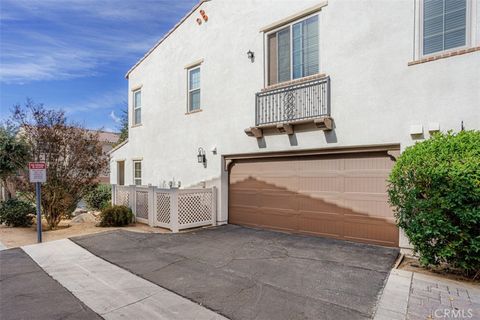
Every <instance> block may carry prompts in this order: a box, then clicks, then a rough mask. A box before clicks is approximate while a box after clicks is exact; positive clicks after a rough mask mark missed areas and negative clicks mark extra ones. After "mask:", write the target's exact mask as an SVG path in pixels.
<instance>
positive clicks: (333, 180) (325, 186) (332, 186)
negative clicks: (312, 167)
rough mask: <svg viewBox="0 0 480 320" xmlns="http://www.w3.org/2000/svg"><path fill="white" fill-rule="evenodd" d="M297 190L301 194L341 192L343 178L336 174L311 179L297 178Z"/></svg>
mask: <svg viewBox="0 0 480 320" xmlns="http://www.w3.org/2000/svg"><path fill="white" fill-rule="evenodd" d="M298 180H299V183H298V185H299V190H302V191H303V192H309V191H313V192H318V191H333V192H342V191H343V183H344V182H343V178H342V177H339V176H338V174H337V175H336V174H331V175H323V176H311V177H302V176H299V177H298Z"/></svg>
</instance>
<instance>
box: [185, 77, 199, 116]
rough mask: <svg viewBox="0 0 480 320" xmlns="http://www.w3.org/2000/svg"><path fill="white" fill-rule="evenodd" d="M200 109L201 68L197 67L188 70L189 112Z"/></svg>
mask: <svg viewBox="0 0 480 320" xmlns="http://www.w3.org/2000/svg"><path fill="white" fill-rule="evenodd" d="M200 107H201V104H200V67H195V68H191V69H188V112H191V111H195V110H200Z"/></svg>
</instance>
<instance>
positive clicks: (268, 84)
mask: <svg viewBox="0 0 480 320" xmlns="http://www.w3.org/2000/svg"><path fill="white" fill-rule="evenodd" d="M314 16H318V74H320V73H321V72H320V70H321V59H320V51H321V39H322V37H321V35H320V32H321V28H320V26H321V24H320V12H315V13H312V14H310V15H307V16H304V17H301V18H299V19H298V20H295V21H292V22H289V23H286V24H282V25H280V26H278V27H277V28H275V29H272V30H270V31H268V32H266V33H264V48H266V49H265V52H264V56H265V57H266V58H265V61H264V62H265V83H266V85H267V86H270V85H277V84H280V83H285V82H288V81H292V80H299V79H302V78H305V77H310V76H312V75H310V76H303V77H300V78H296V79H293V25H294V24H297V23H299V22H302V21H304V20H307V19H309V18H311V17H314ZM287 27H288V28H289V29H290V80H286V81H282V82H280V81H278V75H279V72H278V52H277V83H275V84H270V83H269V79H268V71H269V70H268V66H269V61H268V59H269V58H270V55H269V52H268V38H269V36H270V35H271V34H274V33H277V32H278V31H281V30H283V29H285V28H287ZM277 37H278V36H277ZM277 41H278V38H277Z"/></svg>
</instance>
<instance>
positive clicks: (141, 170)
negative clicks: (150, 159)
mask: <svg viewBox="0 0 480 320" xmlns="http://www.w3.org/2000/svg"><path fill="white" fill-rule="evenodd" d="M132 163H133V184H134V185H136V186H141V185H142V179H143V163H142V160H133V162H132ZM137 163H140V178H137V177H136V176H135V174H136V170H135V165H136V164H137ZM137 180H140V184H137Z"/></svg>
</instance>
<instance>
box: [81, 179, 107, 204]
mask: <svg viewBox="0 0 480 320" xmlns="http://www.w3.org/2000/svg"><path fill="white" fill-rule="evenodd" d="M83 199H84V200H85V203H86V204H87V207H88V208H89V209H90V210H102V209H104V208H106V207H108V206H109V205H110V203H111V200H112V188H111V186H109V185H105V184H99V185H97V186H95V187H94V188H92V189H91V190H89V191H88V192H87V193H86V194H85V195H84V197H83Z"/></svg>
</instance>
